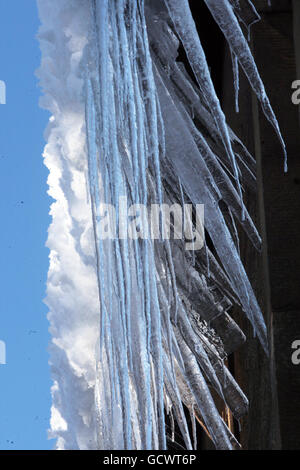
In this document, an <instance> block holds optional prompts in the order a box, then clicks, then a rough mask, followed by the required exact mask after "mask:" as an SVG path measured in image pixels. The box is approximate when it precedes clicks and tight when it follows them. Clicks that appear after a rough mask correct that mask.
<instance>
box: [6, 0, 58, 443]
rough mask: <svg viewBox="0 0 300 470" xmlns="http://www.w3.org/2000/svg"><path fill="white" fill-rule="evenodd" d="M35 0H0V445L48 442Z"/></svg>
mask: <svg viewBox="0 0 300 470" xmlns="http://www.w3.org/2000/svg"><path fill="white" fill-rule="evenodd" d="M38 25H39V20H38V15H37V8H36V2H35V0H0V80H4V81H5V82H6V86H7V104H6V105H0V192H1V198H0V210H1V222H2V223H1V230H0V247H1V262H0V285H1V289H0V340H3V341H5V342H6V347H7V364H6V365H0V449H1V450H4V449H49V448H52V447H53V441H48V439H47V429H48V427H49V415H50V386H51V381H50V372H49V366H48V352H47V348H48V342H49V334H48V322H47V319H46V314H47V308H46V306H45V305H44V304H43V298H44V297H45V282H46V275H47V269H48V250H47V249H46V248H45V241H46V237H47V227H48V225H49V221H50V219H49V216H48V212H49V204H50V203H51V200H50V198H49V197H48V196H47V194H46V191H47V186H46V180H47V170H46V168H45V167H44V166H43V161H42V156H41V154H42V150H43V146H44V144H45V142H44V138H43V132H44V129H45V126H46V124H47V121H48V114H47V113H46V112H45V111H43V110H41V109H40V108H39V106H38V99H39V95H40V90H39V88H38V85H37V79H36V77H35V75H34V72H35V70H36V69H37V68H38V66H39V62H40V51H39V46H38V42H37V40H36V39H35V36H36V33H37V29H38Z"/></svg>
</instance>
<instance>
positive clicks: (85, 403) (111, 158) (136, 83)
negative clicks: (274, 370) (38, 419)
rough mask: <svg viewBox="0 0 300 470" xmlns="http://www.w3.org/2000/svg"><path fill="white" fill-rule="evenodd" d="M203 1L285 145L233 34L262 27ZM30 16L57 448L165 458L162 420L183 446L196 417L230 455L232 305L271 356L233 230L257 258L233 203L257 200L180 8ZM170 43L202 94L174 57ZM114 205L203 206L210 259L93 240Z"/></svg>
mask: <svg viewBox="0 0 300 470" xmlns="http://www.w3.org/2000/svg"><path fill="white" fill-rule="evenodd" d="M205 3H206V5H207V7H208V8H209V10H210V11H211V13H212V15H213V17H214V19H215V20H216V22H217V23H218V24H219V26H220V28H221V29H222V31H223V33H224V35H225V37H226V40H227V42H228V44H229V47H230V49H231V53H232V58H233V68H234V77H235V87H236V94H237V95H238V71H239V66H240V67H241V68H242V69H243V71H244V73H245V74H246V76H247V77H248V79H249V84H250V85H251V87H252V88H253V90H254V92H255V93H256V95H257V97H258V99H259V101H260V103H261V106H262V109H263V111H264V113H265V115H266V117H267V119H269V121H270V122H271V123H272V125H273V126H274V128H275V130H276V132H277V134H278V136H279V138H280V141H281V143H282V145H283V147H284V144H283V142H282V138H281V135H280V130H279V127H278V124H277V122H276V119H275V117H274V114H273V111H272V109H271V106H270V103H269V101H268V98H267V96H266V93H265V90H264V86H263V83H262V81H261V79H260V77H259V74H258V71H257V68H256V66H255V63H254V61H253V58H252V55H251V52H250V49H249V46H248V43H247V40H246V39H245V37H244V34H243V32H242V29H241V26H240V23H242V22H243V23H244V24H245V25H246V27H248V28H249V27H250V25H251V24H252V23H253V22H255V21H257V20H258V19H259V16H258V14H257V13H256V11H255V8H254V6H253V5H252V3H251V2H250V1H249V0H205ZM38 4H39V10H40V16H41V20H42V27H41V30H40V34H39V39H40V43H41V49H42V53H43V62H42V66H41V70H40V72H39V74H40V77H41V83H42V86H43V88H44V93H45V100H44V103H43V105H44V106H46V107H47V108H48V109H50V111H51V113H52V118H51V122H50V124H49V129H48V145H47V147H46V149H45V162H46V165H47V166H48V167H49V170H50V177H49V186H50V194H51V195H52V196H53V197H54V198H55V200H56V202H55V203H54V204H53V206H52V216H53V222H52V225H51V227H50V229H49V240H48V246H49V248H50V249H51V255H50V257H51V264H50V270H49V278H48V296H47V303H48V305H49V307H50V313H49V321H50V324H51V333H52V335H53V344H52V350H51V364H52V371H53V378H54V386H53V390H52V392H53V409H52V423H51V425H52V435H53V436H54V437H56V438H57V439H58V440H57V442H58V444H57V447H58V448H80V449H84V448H98V449H166V448H167V446H168V442H167V434H168V432H167V430H166V422H165V421H166V415H169V421H170V422H173V421H174V420H175V421H176V422H177V425H178V427H179V429H180V431H181V434H182V439H183V441H184V443H185V446H186V448H187V449H192V448H195V447H196V432H195V429H196V427H195V420H198V421H200V422H201V423H202V424H203V426H204V427H205V428H206V430H207V432H208V433H209V435H210V437H211V439H212V441H213V442H214V444H215V446H216V448H217V449H232V448H235V447H237V446H238V443H237V441H236V439H235V437H234V436H233V434H232V432H231V431H230V429H229V428H228V426H227V425H226V423H225V421H224V420H223V419H222V417H221V416H220V414H219V412H218V410H217V408H216V405H215V403H214V400H213V397H212V393H211V390H212V389H214V390H215V391H216V392H217V393H218V394H219V396H220V397H221V399H223V400H224V403H225V404H226V405H227V406H228V408H229V409H230V410H231V411H232V413H233V415H234V417H235V418H236V419H237V420H239V419H240V417H241V416H243V415H244V414H245V413H246V412H247V407H248V402H247V398H246V397H245V395H244V394H243V392H242V391H241V389H240V388H239V386H238V384H237V383H236V381H235V380H234V378H233V377H232V375H231V374H230V372H229V371H228V369H227V368H226V366H225V363H224V360H225V359H226V358H227V356H228V355H229V354H230V353H231V352H233V351H234V350H235V349H236V348H238V347H239V346H240V345H241V344H242V343H243V342H244V341H245V336H244V334H243V332H242V331H241V330H240V328H239V327H238V325H237V324H236V323H235V322H234V321H233V319H232V318H231V317H230V315H229V313H228V312H229V310H230V308H231V307H232V306H233V305H239V306H240V308H241V309H242V310H243V311H244V312H245V314H246V316H247V317H248V318H249V320H250V322H251V323H252V325H253V329H254V333H255V334H256V335H257V336H258V338H259V340H260V342H261V344H262V346H263V347H264V349H265V350H267V349H268V346H267V338H266V327H265V324H264V320H263V317H262V314H261V311H260V308H259V306H258V304H257V301H256V298H255V296H254V293H253V290H252V288H251V285H250V283H249V280H248V278H247V275H246V273H245V270H244V267H243V265H242V262H241V260H240V255H239V249H238V239H237V228H236V223H237V222H238V223H239V224H240V225H241V226H242V227H243V229H244V230H245V232H246V233H247V235H248V236H249V239H250V240H251V242H252V243H253V244H254V246H255V247H257V248H258V249H259V247H260V244H261V239H260V236H259V234H258V232H257V230H256V228H255V225H254V223H253V221H252V220H251V218H250V216H249V214H248V212H247V209H246V207H245V206H244V203H243V198H242V195H243V186H247V187H250V188H252V189H253V190H254V191H255V161H254V159H253V158H252V157H251V155H250V154H249V153H248V151H247V149H246V148H245V147H244V145H243V144H242V143H241V141H240V140H239V139H238V137H237V136H236V135H235V134H234V133H233V131H232V130H231V129H230V128H229V127H228V125H227V124H226V120H225V116H224V114H223V112H222V110H221V107H220V103H219V100H218V98H217V96H216V93H215V90H214V86H213V83H212V80H211V76H210V71H209V68H208V65H207V62H206V58H205V54H204V52H203V49H202V46H201V43H200V40H199V37H198V34H197V31H196V27H195V24H194V21H193V18H192V15H191V11H190V7H189V3H188V0H145V1H144V0H85V1H83V0H59V1H58V0H57V1H53V0H51V1H50V0H38ZM180 43H181V44H182V45H183V47H184V49H185V52H186V55H187V58H188V60H189V63H190V65H191V68H192V70H193V72H194V76H195V79H196V81H197V83H198V86H196V85H195V82H194V81H193V80H191V78H190V77H189V75H188V74H187V72H186V70H185V68H184V66H183V64H181V63H179V62H177V61H176V58H177V55H178V48H179V45H180ZM237 101H238V98H237ZM285 165H286V163H285ZM86 188H87V192H88V198H86ZM120 196H123V197H127V200H128V205H131V204H145V205H149V204H151V203H160V202H165V203H169V204H174V203H178V204H183V203H184V202H186V203H192V204H200V203H201V204H204V206H205V228H206V231H207V233H208V234H209V237H210V240H211V242H212V244H213V247H214V250H215V253H216V254H217V256H218V260H219V261H217V260H216V257H215V256H214V255H213V254H212V252H211V251H210V250H209V248H208V247H207V246H206V245H205V246H204V247H203V249H201V250H199V251H195V252H191V251H187V250H185V247H184V242H183V241H181V240H170V241H153V240H141V239H138V240H124V239H113V240H109V239H106V240H103V239H101V237H100V236H99V221H100V219H101V214H100V204H101V202H104V203H106V204H112V205H114V206H115V208H116V209H117V211H116V213H117V214H118V204H119V200H120V199H119V198H120ZM61 234H62V235H61ZM58 240H59V241H58ZM69 247H72V249H71V248H70V250H71V252H69V251H68V253H69V256H68V257H67V256H66V251H67V250H69ZM66 258H67V259H66ZM76 270H77V271H76ZM186 410H189V411H190V417H191V418H189V419H187V416H186ZM190 420H191V422H192V424H193V426H192V427H193V431H192V432H191V430H190V429H189V424H188V421H190ZM170 434H171V435H172V432H171V433H170Z"/></svg>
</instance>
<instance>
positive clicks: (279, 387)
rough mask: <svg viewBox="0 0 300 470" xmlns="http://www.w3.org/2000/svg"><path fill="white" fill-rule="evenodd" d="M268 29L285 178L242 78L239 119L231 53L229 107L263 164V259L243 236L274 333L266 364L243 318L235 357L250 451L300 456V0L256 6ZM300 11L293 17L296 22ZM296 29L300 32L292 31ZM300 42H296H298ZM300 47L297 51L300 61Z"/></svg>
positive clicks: (256, 31)
mask: <svg viewBox="0 0 300 470" xmlns="http://www.w3.org/2000/svg"><path fill="white" fill-rule="evenodd" d="M254 3H255V5H256V6H257V8H258V10H259V11H260V13H261V16H262V21H261V22H260V23H258V24H256V25H254V26H253V29H252V39H251V46H252V51H253V54H254V57H255V60H256V63H257V66H258V69H259V71H260V73H261V76H262V79H263V81H264V83H265V86H266V90H267V93H268V95H269V97H270V101H271V104H272V106H273V108H274V110H275V113H276V115H277V117H278V121H279V124H280V127H281V129H282V133H283V136H284V139H285V141H286V144H287V150H288V158H289V172H288V173H287V174H284V173H283V156H282V152H281V148H280V144H279V142H278V140H277V138H276V136H275V134H274V131H273V130H272V128H271V126H270V124H269V123H268V122H267V121H266V119H265V118H264V116H263V115H262V112H261V110H260V108H259V105H258V104H257V101H256V98H255V97H254V96H253V94H252V92H251V91H250V89H249V85H248V84H247V82H246V80H245V78H244V76H243V75H242V76H241V93H240V113H239V114H236V113H235V111H234V100H233V90H232V85H231V84H232V81H233V80H232V72H231V61H230V57H229V53H228V51H225V56H224V70H223V90H222V105H223V109H224V111H225V113H226V115H227V116H228V120H229V124H230V125H231V126H232V127H233V129H234V130H235V131H236V133H237V134H238V135H239V136H240V137H241V139H242V140H243V141H244V142H245V143H246V144H247V146H248V147H249V149H250V151H251V152H252V153H253V154H255V156H256V159H257V174H258V197H257V198H255V197H254V196H253V194H252V195H251V194H246V200H247V203H248V206H249V207H250V210H251V213H252V214H253V216H254V219H255V220H256V221H257V223H258V226H259V227H260V231H261V234H262V235H263V239H264V249H263V253H262V254H261V256H258V255H257V254H256V253H255V252H254V250H253V249H252V248H251V247H250V246H249V243H248V242H247V241H246V240H245V239H244V238H243V236H242V255H243V259H244V262H245V265H246V269H247V272H248V274H249V277H250V279H251V281H252V283H253V285H254V288H255V291H256V294H257V297H258V300H259V303H260V305H261V307H262V309H263V312H264V315H265V319H266V322H267V325H268V329H269V338H270V345H271V355H270V358H269V359H268V358H266V357H265V355H264V353H263V352H262V351H261V348H260V346H259V345H258V343H257V341H256V340H255V339H254V338H253V335H252V330H251V328H250V326H249V324H247V321H246V320H245V319H244V318H243V317H242V316H241V315H240V314H239V313H237V314H236V315H237V319H238V321H239V323H240V324H241V325H242V327H243V330H244V331H245V332H246V334H247V337H248V342H247V343H246V344H245V346H244V347H243V349H242V350H241V351H240V352H239V353H237V354H235V357H234V361H233V362H234V365H233V367H234V370H235V375H236V377H237V378H238V381H239V383H240V384H241V386H242V388H243V389H244V391H245V392H246V394H247V395H248V397H249V399H250V412H249V415H248V416H247V417H246V418H245V419H243V422H242V431H241V436H240V437H241V442H242V444H243V448H245V449H280V448H283V449H300V403H299V392H300V365H299V366H296V365H293V364H292V361H291V355H292V349H291V345H292V342H293V341H294V340H296V339H300V243H299V234H300V132H299V109H298V107H297V106H295V105H294V104H292V101H291V94H292V89H291V84H292V82H293V81H294V80H296V79H300V76H299V73H300V62H298V76H297V68H296V56H295V51H296V48H295V39H294V38H297V37H298V38H299V37H300V31H298V29H297V28H299V23H300V18H299V16H295V14H296V11H298V15H299V14H300V6H299V3H300V2H299V0H295V1H294V2H292V1H287V0H274V1H272V7H271V8H270V7H268V6H267V0H260V1H256V2H254ZM293 7H294V17H293ZM293 25H296V29H295V30H294V29H293ZM296 42H297V40H296ZM299 48H300V44H297V50H298V54H299Z"/></svg>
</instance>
